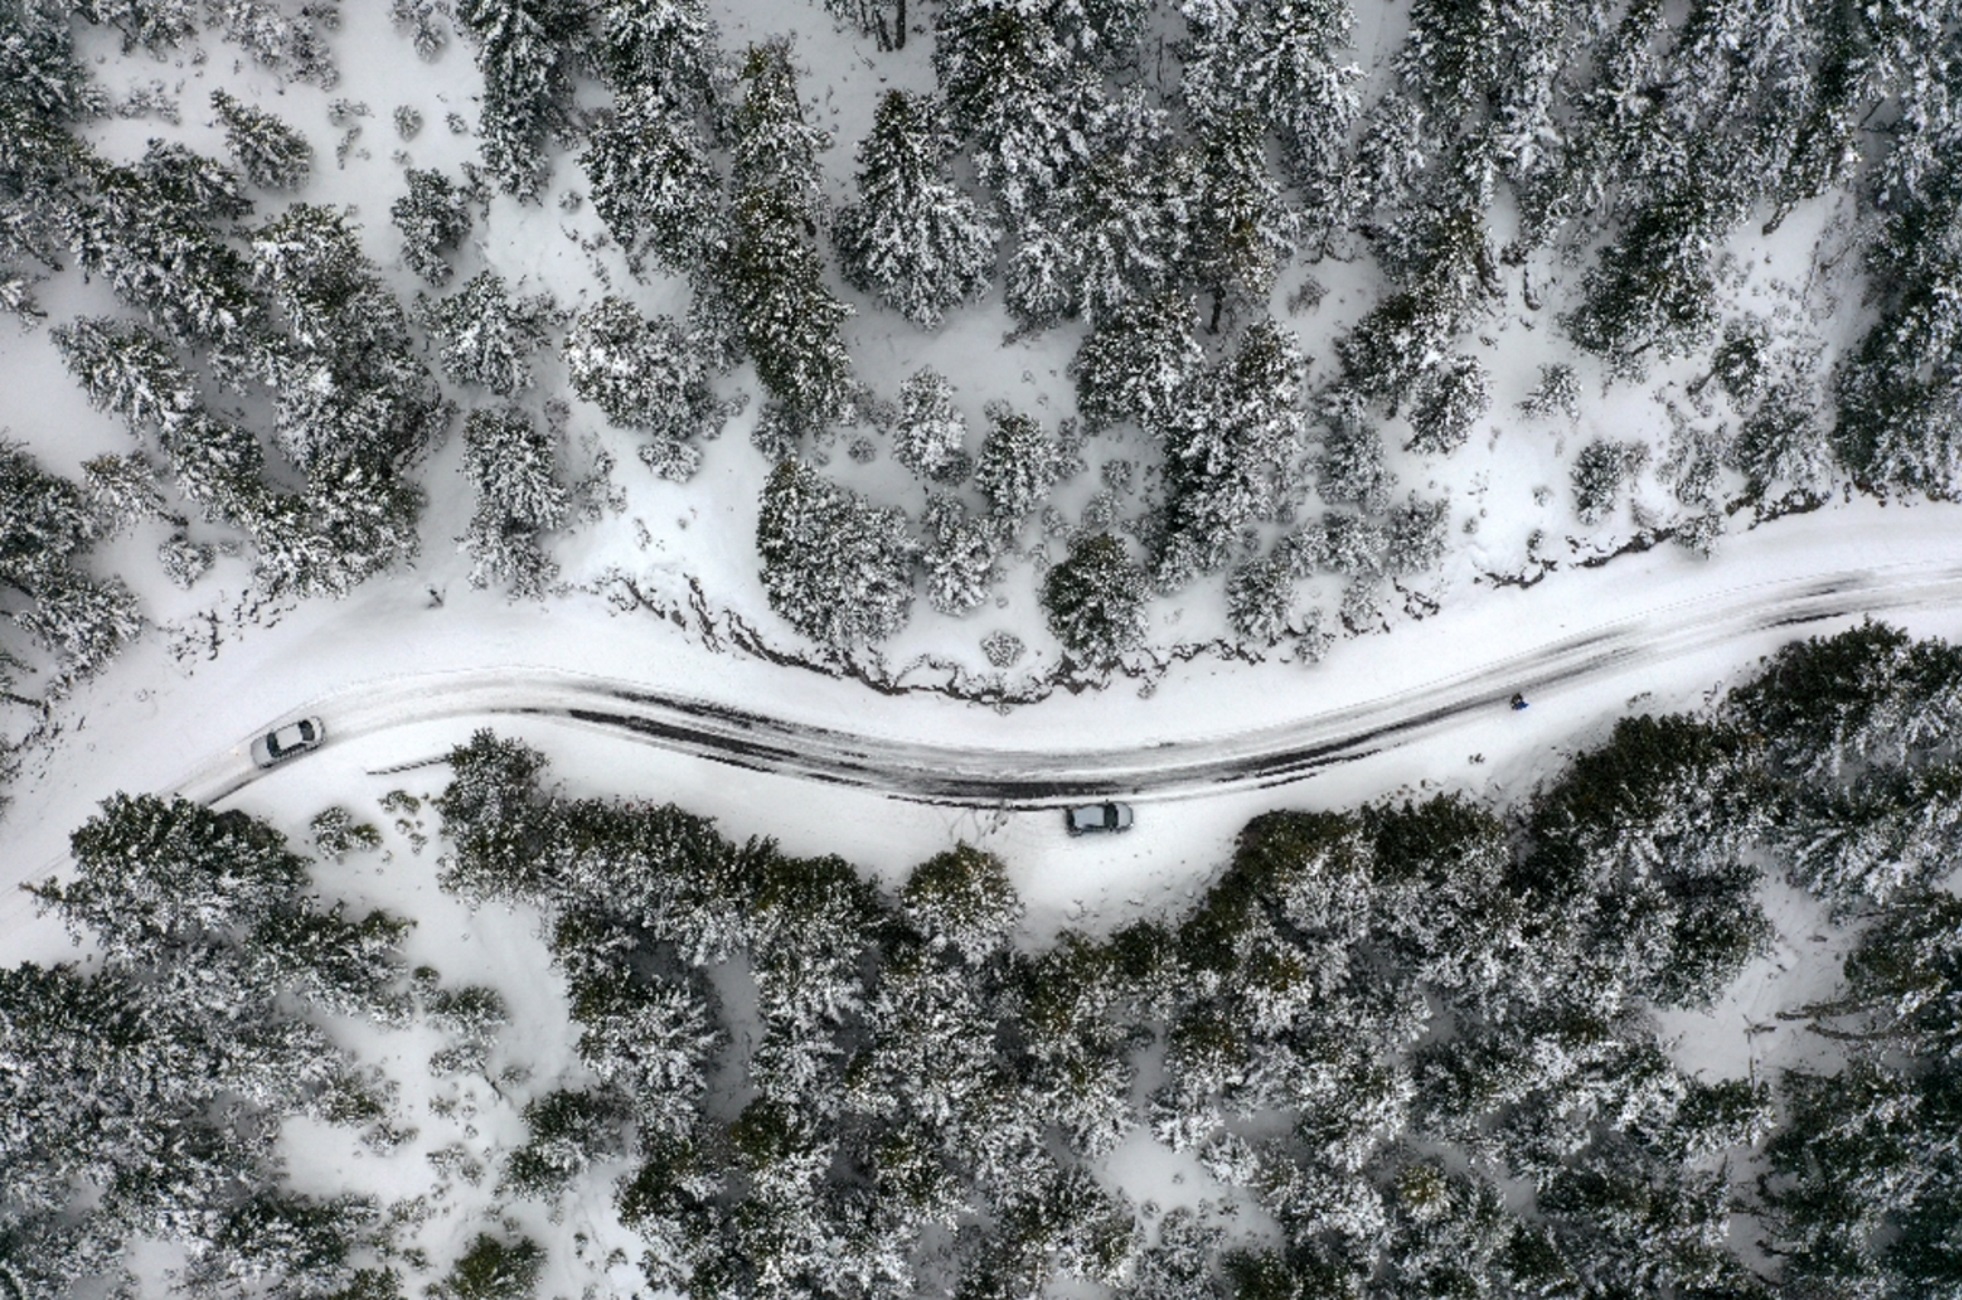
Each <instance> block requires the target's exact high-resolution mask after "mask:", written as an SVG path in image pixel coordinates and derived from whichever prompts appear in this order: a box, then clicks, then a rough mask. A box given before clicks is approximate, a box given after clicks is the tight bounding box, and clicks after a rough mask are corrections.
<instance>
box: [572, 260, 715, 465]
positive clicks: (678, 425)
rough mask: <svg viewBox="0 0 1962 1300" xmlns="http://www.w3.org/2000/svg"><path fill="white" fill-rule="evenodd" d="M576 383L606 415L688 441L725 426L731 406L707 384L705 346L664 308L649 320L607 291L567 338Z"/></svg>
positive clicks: (671, 440)
mask: <svg viewBox="0 0 1962 1300" xmlns="http://www.w3.org/2000/svg"><path fill="white" fill-rule="evenodd" d="M564 358H565V364H566V371H567V376H568V378H569V379H570V380H571V383H572V391H573V392H575V393H577V394H578V395H579V396H580V397H582V398H584V399H585V400H586V401H588V402H591V403H592V404H593V405H595V406H597V407H599V409H600V413H601V414H602V415H604V416H605V417H606V418H607V420H608V422H610V423H612V424H615V425H618V426H619V427H621V428H625V429H640V430H643V431H645V432H648V433H651V434H654V435H655V436H656V437H657V439H659V444H660V445H675V444H689V443H693V442H695V441H697V440H700V439H705V438H713V437H714V436H715V435H716V434H717V433H719V432H720V431H721V428H722V421H723V417H724V416H725V415H726V414H727V413H728V408H727V407H726V406H725V405H724V404H722V403H720V402H718V401H717V400H716V397H715V393H714V390H713V389H711V388H710V387H709V379H708V372H707V370H706V368H705V367H704V366H703V364H702V360H701V357H700V349H699V348H698V347H697V346H696V344H695V341H694V340H693V339H692V338H691V337H690V336H689V335H688V334H687V332H685V331H684V330H683V329H682V327H681V326H680V325H678V324H676V323H675V322H674V321H673V320H670V319H669V318H667V317H665V316H661V317H656V318H654V319H652V320H649V319H647V318H645V317H643V316H642V315H641V314H640V313H639V312H637V311H635V310H634V308H633V306H632V305H631V304H630V303H628V302H627V301H625V300H624V299H621V298H616V297H614V296H612V295H610V294H609V295H608V296H606V297H604V298H602V299H600V301H599V302H597V303H595V304H593V305H592V306H590V307H588V308H587V309H586V310H585V311H583V312H581V313H580V314H579V316H578V317H577V318H576V319H575V320H574V322H573V326H572V329H571V330H570V331H569V332H568V333H567V335H566V340H565V351H564Z"/></svg>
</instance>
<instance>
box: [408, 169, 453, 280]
mask: <svg viewBox="0 0 1962 1300" xmlns="http://www.w3.org/2000/svg"><path fill="white" fill-rule="evenodd" d="M405 179H407V181H408V183H409V192H408V193H407V194H404V195H403V196H402V197H401V198H399V199H397V200H395V202H394V203H393V204H391V205H390V206H389V209H388V215H389V219H390V220H391V221H393V222H394V223H395V228H396V229H397V230H399V231H401V232H402V260H403V261H405V262H407V263H408V264H409V269H410V270H411V271H414V272H415V273H416V274H417V275H419V276H421V277H422V278H423V279H424V280H427V281H428V282H429V283H430V284H433V285H436V286H437V287H439V288H440V287H442V286H443V285H446V284H448V283H449V282H450V276H451V274H452V273H453V272H452V269H451V267H450V264H449V261H448V260H447V259H446V258H445V257H444V256H443V254H444V253H447V252H448V251H450V250H451V249H453V248H456V247H457V246H458V245H460V244H461V243H462V242H463V238H464V236H465V235H468V234H469V233H470V202H469V198H468V196H467V195H466V194H465V192H464V191H463V189H462V188H460V187H459V186H458V185H457V184H456V183H455V182H454V181H452V180H450V178H449V177H447V176H445V175H443V173H441V172H439V171H436V170H435V169H434V168H428V169H424V168H416V167H411V168H409V169H408V171H407V173H406V174H405Z"/></svg>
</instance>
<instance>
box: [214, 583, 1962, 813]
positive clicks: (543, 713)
mask: <svg viewBox="0 0 1962 1300" xmlns="http://www.w3.org/2000/svg"><path fill="white" fill-rule="evenodd" d="M1939 607H1947V608H1958V607H1962V562H1958V561H1956V560H1955V559H1953V558H1952V557H1945V558H1942V559H1940V560H1934V561H1927V562H1920V563H1908V564H1901V565H1894V566H1887V567H1882V568H1866V569H1858V570H1848V571H1845V572H1841V573H1835V574H1830V575H1824V576H1818V577H1812V578H1807V579H1802V580H1788V581H1784V582H1778V583H1759V584H1754V585H1751V586H1746V587H1739V588H1732V589H1729V590H1726V591H1723V592H1718V593H1714V594H1711V595H1708V596H1701V597H1697V598H1694V599H1689V600H1683V601H1678V602H1675V603H1673V604H1669V605H1665V606H1661V607H1658V608H1656V609H1653V610H1650V611H1647V612H1644V613H1642V614H1640V615H1636V616H1633V617H1624V618H1619V619H1613V620H1608V621H1605V622H1603V623H1601V624H1600V625H1598V626H1595V627H1593V628H1589V629H1586V630H1584V631H1580V632H1578V633H1574V634H1570V635H1566V636H1561V637H1558V638H1556V639H1552V640H1549V641H1546V642H1544V643H1542V644H1540V645H1537V646H1533V647H1532V648H1530V649H1525V650H1522V651H1520V652H1518V653H1516V654H1512V655H1508V656H1506V657H1504V658H1501V659H1497V660H1493V661H1489V662H1486V663H1483V664H1479V665H1477V666H1474V667H1471V668H1468V669H1466V670H1464V671H1462V672H1458V673H1455V674H1452V675H1450V676H1446V677H1440V678H1437V679H1435V680H1432V681H1428V682H1424V683H1422V684H1420V685H1417V686H1413V687H1410V688H1408V689H1405V690H1400V691H1396V692H1394V693H1391V694H1387V695H1382V696H1379V697H1376V698H1373V699H1368V700H1364V701H1361V702H1358V703H1355V704H1353V705H1349V706H1346V707H1343V708H1339V709H1335V710H1331V711H1328V712H1324V713H1320V714H1316V715H1313V716H1308V717H1303V718H1299V719H1295V720H1291V721H1286V722H1281V723H1277V724H1276V725H1274V726H1272V727H1268V728H1262V729H1255V730H1249V731H1242V732H1238V733H1235V734H1231V735H1215V736H1190V737H1181V738H1175V739H1166V740H1163V741H1160V742H1156V743H1152V744H1148V745H1133V746H1130V747H1127V748H1121V749H1111V750H1094V749H1084V750H1077V751H1064V752H1058V751H1056V750H1054V749H1048V750H1044V751H1034V750H1016V749H1009V748H982V747H962V746H950V745H937V744H933V743H930V742H923V741H906V740H894V739H890V738H883V737H881V738H874V737H867V736H862V735H855V734H853V733H851V732H848V731H843V730H836V729H831V728H827V727H820V726H812V725H806V724H798V723H791V722H785V721H782V720H779V719H775V718H772V717H769V716H766V715H763V714H759V713H751V712H746V711H744V710H741V709H737V708H733V707H730V706H728V705H724V704H719V703H715V702H712V701H706V700H701V699H694V698H691V697H689V696H686V695H679V694H671V693H666V692H661V691H656V690H652V689H650V688H647V687H645V686H642V685H637V684H634V683H630V682H623V681H615V680H607V679H601V678H594V677H586V676H581V675H579V674H575V673H560V672H545V671H539V670H525V671H499V670H496V669H486V670H480V671H472V672H467V673H443V674H430V675H425V676H419V677H418V676H410V677H395V678H390V679H387V680H384V681H380V682H375V683H371V684H367V685H362V686H359V687H354V688H350V689H347V690H342V691H339V692H336V693H334V694H332V695H327V696H323V697H320V698H317V699H312V700H308V701H305V702H304V703H301V704H298V705H296V712H305V713H310V714H318V715H320V716H322V717H324V718H326V719H327V720H328V726H329V727H330V728H331V729H332V732H333V734H334V735H335V736H336V738H337V739H338V738H348V737H354V736H360V735H366V734H371V733H375V732H379V731H383V730H386V729H388V728H391V727H398V726H402V725H405V724H410V723H420V722H429V721H436V720H442V719H454V718H481V719H483V720H484V721H485V722H486V723H487V724H489V723H494V721H495V720H496V719H497V718H498V717H500V716H521V717H542V718H550V719H554V720H557V721H560V722H563V723H565V724H568V725H573V726H579V727H588V728H595V729H600V730H605V731H611V732H616V733H619V734H621V735H624V736H628V737H631V738H634V739H637V740H640V741H643V742H644V743H647V744H650V745H658V746H662V747H664V748H667V749H671V750H674V751H676V752H679V753H683V754H688V755H693V756H695V757H699V758H705V759H709V760H712V761H715V762H720V763H730V764H734V765H737V766H741V767H746V768H752V769H756V770H759V771H768V772H773V773H776V774H779V775H786V776H793V777H801V778H806V779H809V780H814V781H823V782H832V783H839V784H845V785H851V786H857V787H861V788H864V789H869V790H875V791H879V792H883V793H885V794H887V795H889V796H891V797H895V798H901V799H911V800H918V801H922V802H930V803H944V804H958V805H971V806H987V807H1010V808H1044V807H1053V806H1056V805H1059V804H1063V803H1067V802H1070V801H1073V800H1079V799H1083V798H1086V797H1095V796H1104V795H1113V794H1134V795H1147V796H1154V797H1159V798H1182V797H1183V798H1190V797H1194V796H1197V795H1201V794H1204V793H1207V792H1210V791H1217V790H1220V789H1222V788H1236V787H1237V788H1249V787H1255V788H1257V787H1264V786H1273V785H1280V784H1284V783H1287V782H1290V781H1297V780H1300V779H1303V778H1305V777H1308V776H1312V775H1313V774H1314V773H1316V772H1318V771H1320V770H1322V769H1324V768H1327V767H1329V766H1331V765H1334V764H1338V763H1344V762H1348V761H1352V760H1354V759H1358V758H1362V757H1365V756H1366V755H1369V754H1372V753H1376V752H1378V751H1380V750H1383V749H1387V748H1392V747H1395V746H1398V745H1401V744H1407V743H1410V742H1411V741H1414V740H1417V739H1419V738H1421V737H1425V736H1429V735H1432V734H1435V733H1437V732H1440V731H1442V730H1444V729H1446V728H1449V727H1452V726H1462V727H1465V728H1467V729H1468V730H1469V729H1471V728H1474V727H1479V728H1482V727H1488V726H1498V725H1504V723H1505V721H1506V717H1507V715H1506V702H1507V700H1508V699H1509V698H1510V697H1511V695H1512V693H1513V692H1515V691H1523V692H1525V693H1526V694H1527V695H1528V696H1529V697H1536V696H1537V695H1539V694H1542V693H1544V692H1545V691H1546V690H1547V689H1548V688H1549V687H1553V686H1556V685H1558V684H1559V683H1562V682H1568V681H1573V680H1576V679H1580V678H1586V677H1589V676H1593V675H1597V674H1603V673H1607V672H1609V671H1610V670H1614V669H1631V668H1635V667H1639V666H1641V665H1644V664H1652V663H1656V662H1659V661H1661V660H1665V659H1669V658H1673V657H1677V656H1682V655H1689V654H1693V653H1697V652H1700V651H1703V650H1707V649H1709V648H1711V647H1712V646H1716V645H1719V644H1721V643H1723V642H1725V641H1728V640H1731V639H1734V638H1739V637H1743V636H1746V635H1749V634H1752V633H1758V632H1764V631H1767V630H1771V629H1775V628H1781V627H1790V628H1793V629H1794V630H1795V631H1794V635H1798V634H1799V632H1798V629H1802V628H1804V627H1806V626H1807V625H1808V624H1814V623H1821V622H1826V621H1829V620H1832V619H1839V618H1847V617H1858V616H1861V615H1876V616H1878V615H1885V614H1888V613H1900V612H1904V611H1908V610H1913V609H1926V608H1939ZM300 761H302V762H304V761H305V760H304V759H301V760H300ZM440 762H442V757H441V756H440V755H435V756H425V757H422V758H419V759H409V760H408V761H405V762H404V763H402V764H400V765H398V766H396V767H391V768H388V769H386V770H387V771H407V770H411V769H414V768H418V767H424V766H431V765H435V764H438V763H440ZM259 775H260V773H259V772H258V771H257V770H256V769H254V768H253V767H252V766H251V765H250V763H249V761H246V760H243V759H240V758H237V757H227V758H225V759H221V760H216V761H214V762H212V763H210V764H207V765H206V766H205V767H203V768H201V769H200V770H198V771H197V772H195V773H193V774H191V775H189V776H187V777H186V778H185V779H184V780H182V781H180V782H179V783H178V784H177V785H176V787H175V789H176V791H177V792H178V793H180V794H182V795H184V796H186V797H189V798H195V799H200V800H204V801H206V802H215V801H217V800H221V799H223V798H225V797H227V796H229V795H231V794H233V793H235V792H237V791H238V790H240V789H242V788H244V787H245V786H246V785H248V784H250V783H251V782H252V781H254V780H255V779H257V778H258V777H259Z"/></svg>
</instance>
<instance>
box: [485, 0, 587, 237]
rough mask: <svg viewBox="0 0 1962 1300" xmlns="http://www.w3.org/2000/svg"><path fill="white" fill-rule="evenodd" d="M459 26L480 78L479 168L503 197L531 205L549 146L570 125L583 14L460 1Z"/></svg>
mask: <svg viewBox="0 0 1962 1300" xmlns="http://www.w3.org/2000/svg"><path fill="white" fill-rule="evenodd" d="M456 18H457V23H458V25H459V26H461V27H462V28H463V30H464V32H465V33H466V34H467V35H468V36H469V37H470V39H471V41H472V42H473V43H474V44H475V45H476V47H477V70H478V71H479V72H481V73H482V74H483V77H484V108H483V121H482V135H483V138H484V146H483V149H484V164H485V166H487V167H488V168H489V169H490V171H491V173H492V174H493V175H494V176H496V177H497V181H498V184H499V185H500V186H502V187H503V189H504V191H505V193H507V194H512V195H516V196H517V198H518V199H519V200H520V201H523V202H536V201H537V200H538V198H539V196H540V195H541V194H542V193H543V192H544V189H545V181H546V177H547V175H548V173H549V170H550V162H549V160H548V159H547V157H546V150H545V146H546V142H547V140H548V139H550V138H552V137H554V136H556V135H558V134H560V133H562V132H563V131H564V130H565V129H566V128H567V126H568V125H569V123H570V114H571V107H572V104H571V101H572V74H573V68H574V67H575V66H576V64H577V61H578V59H579V56H580V54H581V51H582V49H583V46H584V41H585V35H586V23H587V12H586V9H585V7H584V6H583V5H580V4H578V3H575V2H574V0H460V3H458V5H457V7H456Z"/></svg>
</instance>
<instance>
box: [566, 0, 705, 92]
mask: <svg viewBox="0 0 1962 1300" xmlns="http://www.w3.org/2000/svg"><path fill="white" fill-rule="evenodd" d="M594 9H595V12H596V13H597V15H598V18H599V32H598V36H597V38H596V40H595V42H594V47H595V53H596V57H597V59H598V62H599V66H600V71H601V72H602V73H604V74H605V76H606V78H607V80H608V81H610V82H611V83H612V84H613V87H614V89H615V90H616V91H622V92H624V91H627V90H630V89H638V88H641V87H646V88H650V89H653V90H656V91H658V92H660V93H661V95H662V96H663V97H664V98H666V99H667V100H668V101H669V102H670V103H674V104H681V103H684V102H686V101H687V100H688V99H690V98H692V97H702V96H704V95H706V94H707V93H708V88H709V81H710V76H711V71H710V64H711V61H712V59H713V56H714V53H715V41H714V36H715V29H714V24H713V23H711V22H710V20H709V17H708V14H707V13H706V12H705V6H704V5H703V4H702V2H701V0H599V3H598V4H597V5H595V6H594Z"/></svg>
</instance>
